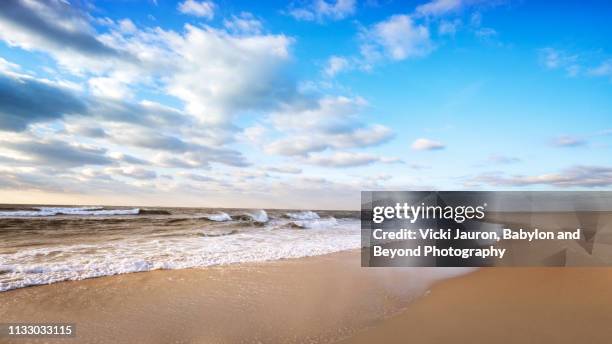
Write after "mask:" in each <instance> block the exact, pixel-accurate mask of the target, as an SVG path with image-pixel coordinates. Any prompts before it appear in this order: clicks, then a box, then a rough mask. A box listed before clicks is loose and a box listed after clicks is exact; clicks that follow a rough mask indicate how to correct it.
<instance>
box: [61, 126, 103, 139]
mask: <svg viewBox="0 0 612 344" xmlns="http://www.w3.org/2000/svg"><path fill="white" fill-rule="evenodd" d="M65 129H66V132H67V133H69V134H73V135H80V136H85V137H91V138H103V137H107V136H108V135H107V134H106V131H104V129H102V128H99V127H93V126H87V125H81V124H66V125H65Z"/></svg>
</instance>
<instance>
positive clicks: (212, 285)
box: [0, 251, 612, 343]
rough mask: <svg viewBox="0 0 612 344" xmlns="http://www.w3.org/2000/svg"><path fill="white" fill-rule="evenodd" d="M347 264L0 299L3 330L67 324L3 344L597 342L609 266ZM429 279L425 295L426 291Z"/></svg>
mask: <svg viewBox="0 0 612 344" xmlns="http://www.w3.org/2000/svg"><path fill="white" fill-rule="evenodd" d="M448 273H449V270H444V269H437V270H435V269H434V270H425V269H390V268H382V269H376V268H370V269H365V268H361V267H360V266H359V252H358V251H349V252H342V253H336V254H330V255H325V256H318V257H310V258H304V259H293V260H283V261H274V262H266V263H257V264H238V265H231V266H223V267H210V268H205V269H185V270H171V271H152V272H144V273H133V274H125V275H118V276H110V277H103V278H95V279H88V280H82V281H71V282H61V283H56V284H51V285H46V286H35V287H29V288H22V289H16V290H11V291H7V292H3V293H0V318H2V319H3V322H26V321H27V322H51V321H52V322H69V323H75V324H76V327H77V335H76V337H74V338H70V339H58V340H50V339H44V340H43V339H39V340H38V341H34V340H33V339H15V340H12V341H11V340H7V339H6V338H3V339H2V340H3V342H6V343H29V342H41V343H42V342H50V343H60V342H61V343H331V342H338V341H341V342H343V343H373V342H381V341H384V342H390V343H405V342H415V343H448V342H455V343H480V342H483V343H484V342H497V343H517V342H520V343H541V342H555V343H578V342H583V343H608V342H609V324H610V322H611V321H612V288H610V286H611V285H612V270H610V269H605V268H590V269H587V268H564V269H559V268H527V269H525V268H489V269H481V270H479V271H476V272H472V273H469V274H467V275H463V276H461V277H455V278H452V279H448V280H443V281H442V282H439V283H434V282H435V281H436V280H439V279H440V278H441V277H446V276H448ZM432 283H434V285H433V287H431V286H430V285H431V284H432Z"/></svg>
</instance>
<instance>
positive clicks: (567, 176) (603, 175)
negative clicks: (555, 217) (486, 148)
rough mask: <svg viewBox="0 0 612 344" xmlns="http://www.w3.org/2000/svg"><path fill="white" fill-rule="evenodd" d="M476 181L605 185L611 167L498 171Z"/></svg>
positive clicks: (611, 177)
mask: <svg viewBox="0 0 612 344" xmlns="http://www.w3.org/2000/svg"><path fill="white" fill-rule="evenodd" d="M473 181H474V182H476V183H484V184H489V185H494V186H517V187H520V186H530V185H550V186H556V187H589V188H590V187H607V186H611V185H612V168H610V167H603V166H581V165H578V166H573V167H569V168H567V169H565V170H562V171H561V172H559V173H552V174H541V175H533V176H525V175H515V176H511V177H506V176H503V175H500V174H498V173H491V174H483V175H480V176H478V177H476V178H474V179H473Z"/></svg>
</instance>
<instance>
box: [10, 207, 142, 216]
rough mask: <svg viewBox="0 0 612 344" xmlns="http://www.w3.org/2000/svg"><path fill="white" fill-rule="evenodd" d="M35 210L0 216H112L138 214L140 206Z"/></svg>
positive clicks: (42, 208) (11, 212)
mask: <svg viewBox="0 0 612 344" xmlns="http://www.w3.org/2000/svg"><path fill="white" fill-rule="evenodd" d="M32 209H33V210H15V211H0V217H45V216H57V215H81V216H112V215H138V214H139V213H140V209H139V208H133V209H104V207H34V208H32Z"/></svg>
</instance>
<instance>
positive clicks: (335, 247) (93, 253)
mask: <svg viewBox="0 0 612 344" xmlns="http://www.w3.org/2000/svg"><path fill="white" fill-rule="evenodd" d="M251 215H254V218H257V219H260V220H263V214H262V213H261V212H257V213H254V214H251ZM266 216H267V215H266ZM299 221H300V220H295V222H298V223H299ZM334 221H335V219H333V220H332V219H327V218H326V219H319V220H310V221H307V222H313V223H319V227H321V228H317V224H311V223H309V224H305V225H304V226H311V227H313V229H309V230H294V229H291V228H287V227H286V225H284V227H277V228H276V229H275V230H265V229H258V228H256V229H249V230H245V231H241V230H240V229H238V228H235V227H231V226H230V227H229V228H224V230H216V229H213V230H209V229H207V228H204V229H201V228H193V231H187V232H185V231H182V232H181V233H182V234H180V235H179V234H177V233H169V234H176V235H173V236H169V237H164V238H159V237H158V236H157V235H151V236H142V235H138V236H136V237H131V236H126V237H122V238H119V239H118V240H113V241H112V242H110V241H107V242H98V243H95V244H93V243H90V242H82V243H78V244H77V243H74V244H68V243H65V244H60V245H53V246H32V245H30V246H28V247H21V248H20V249H19V250H18V251H15V252H12V253H9V254H6V255H4V257H3V259H2V261H0V291H5V290H10V289H15V288H21V287H25V286H29V285H38V284H49V283H55V282H59V281H65V280H81V279H86V278H92V277H99V276H108V275H115V274H123V273H131V272H140V271H149V270H156V269H183V268H194V267H206V266H212V265H225V264H235V263H247V262H261V261H269V260H279V259H289V258H299V257H306V256H316V255H321V254H327V253H332V252H338V251H343V250H348V249H356V248H359V247H361V246H360V245H361V236H360V226H359V222H358V221H355V220H338V221H337V224H336V225H333V226H332V225H331V224H332V223H334ZM272 222H274V221H272ZM323 224H327V225H329V226H331V227H325V228H323V227H324V225H323ZM194 234H195V235H194Z"/></svg>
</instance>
